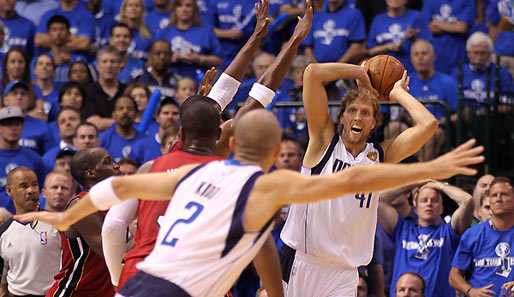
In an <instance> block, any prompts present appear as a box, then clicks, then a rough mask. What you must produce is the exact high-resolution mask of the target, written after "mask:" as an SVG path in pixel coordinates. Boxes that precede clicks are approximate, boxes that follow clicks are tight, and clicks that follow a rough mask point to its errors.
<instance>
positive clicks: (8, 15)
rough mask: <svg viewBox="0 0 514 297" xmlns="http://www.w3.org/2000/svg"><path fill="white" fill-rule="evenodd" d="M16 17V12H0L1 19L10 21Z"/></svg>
mask: <svg viewBox="0 0 514 297" xmlns="http://www.w3.org/2000/svg"><path fill="white" fill-rule="evenodd" d="M15 15H16V10H14V9H13V10H0V18H2V19H10V18H12V17H14V16H15Z"/></svg>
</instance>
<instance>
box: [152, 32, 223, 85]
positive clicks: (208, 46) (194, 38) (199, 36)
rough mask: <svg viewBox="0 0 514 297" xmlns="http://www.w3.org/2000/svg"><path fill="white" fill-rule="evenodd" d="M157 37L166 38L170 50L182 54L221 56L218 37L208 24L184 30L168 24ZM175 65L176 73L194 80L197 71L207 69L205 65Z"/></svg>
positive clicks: (203, 71) (201, 71) (202, 71)
mask: <svg viewBox="0 0 514 297" xmlns="http://www.w3.org/2000/svg"><path fill="white" fill-rule="evenodd" d="M159 38H162V39H164V40H167V41H168V42H169V43H170V44H171V51H172V52H173V53H178V54H180V55H182V56H185V55H188V54H190V53H195V54H199V55H215V56H221V47H220V43H219V41H218V38H217V37H216V35H214V32H212V30H211V28H210V27H208V26H193V27H191V28H189V29H187V30H185V31H182V30H179V29H177V27H175V26H170V27H167V28H166V29H164V30H163V31H162V33H161V35H160V36H159ZM175 67H176V70H177V73H178V74H180V75H181V76H188V77H190V78H192V79H194V80H196V77H197V72H198V71H199V72H200V73H205V72H206V71H207V68H206V67H203V66H200V65H196V64H187V63H178V64H176V66H175Z"/></svg>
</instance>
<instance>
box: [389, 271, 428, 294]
mask: <svg viewBox="0 0 514 297" xmlns="http://www.w3.org/2000/svg"><path fill="white" fill-rule="evenodd" d="M407 274H408V275H412V276H414V277H416V278H418V279H419V280H420V281H421V293H423V294H425V286H426V284H425V279H423V277H422V276H421V275H419V274H417V273H416V272H412V271H407V272H405V273H402V275H400V277H398V279H400V278H401V277H402V276H404V275H407ZM396 283H398V281H396Z"/></svg>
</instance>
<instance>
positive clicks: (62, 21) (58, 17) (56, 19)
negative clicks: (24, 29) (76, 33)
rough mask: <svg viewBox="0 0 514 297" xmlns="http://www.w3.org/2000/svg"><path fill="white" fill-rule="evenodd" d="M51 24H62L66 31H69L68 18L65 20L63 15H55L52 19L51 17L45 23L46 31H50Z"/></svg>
mask: <svg viewBox="0 0 514 297" xmlns="http://www.w3.org/2000/svg"><path fill="white" fill-rule="evenodd" d="M52 24H64V25H66V29H68V31H69V30H70V27H71V26H70V21H68V18H66V17H65V16H63V15H60V14H56V15H54V16H53V17H51V18H50V19H49V20H48V22H46V31H47V32H48V31H50V26H51V25H52Z"/></svg>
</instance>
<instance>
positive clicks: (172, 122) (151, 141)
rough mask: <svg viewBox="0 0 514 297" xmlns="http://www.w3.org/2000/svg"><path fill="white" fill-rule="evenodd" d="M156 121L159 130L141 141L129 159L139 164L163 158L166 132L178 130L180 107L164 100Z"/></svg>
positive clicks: (169, 100)
mask: <svg viewBox="0 0 514 297" xmlns="http://www.w3.org/2000/svg"><path fill="white" fill-rule="evenodd" d="M155 120H156V121H157V123H158V124H159V130H158V132H156V133H153V134H150V135H148V136H146V137H144V138H141V139H139V140H138V141H137V142H136V143H135V144H134V146H133V147H132V151H131V152H130V155H129V157H130V158H132V159H133V160H134V161H136V162H137V163H139V164H144V163H145V162H147V161H150V160H153V159H155V158H157V157H159V156H161V155H162V154H161V144H162V140H163V136H164V133H165V132H166V130H175V131H176V130H177V128H178V126H179V123H180V115H179V106H178V103H177V102H176V101H175V100H173V99H172V98H166V99H164V100H162V102H161V105H160V106H159V109H158V110H157V116H156V117H155Z"/></svg>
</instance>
